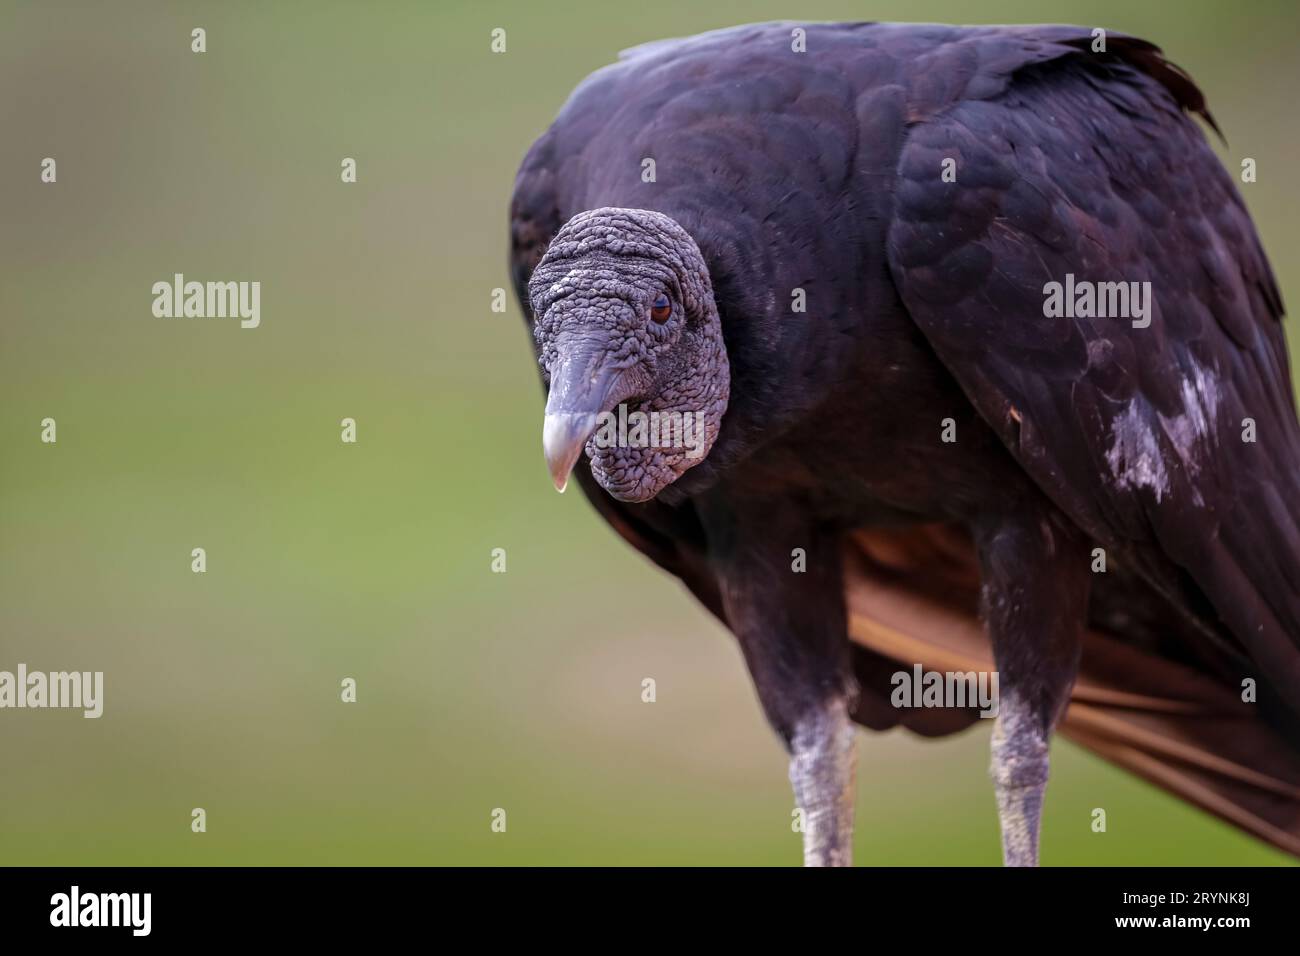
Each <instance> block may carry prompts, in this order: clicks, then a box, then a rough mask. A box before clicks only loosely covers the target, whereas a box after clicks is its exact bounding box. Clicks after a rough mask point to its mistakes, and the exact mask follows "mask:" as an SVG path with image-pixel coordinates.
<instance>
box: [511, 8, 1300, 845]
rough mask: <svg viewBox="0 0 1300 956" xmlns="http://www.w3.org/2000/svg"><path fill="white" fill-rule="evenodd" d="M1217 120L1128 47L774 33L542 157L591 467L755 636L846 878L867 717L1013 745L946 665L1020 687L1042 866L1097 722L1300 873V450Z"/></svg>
mask: <svg viewBox="0 0 1300 956" xmlns="http://www.w3.org/2000/svg"><path fill="white" fill-rule="evenodd" d="M1193 115H1199V116H1200V117H1201V119H1202V120H1204V121H1205V122H1206V123H1208V124H1209V125H1210V126H1213V125H1214V121H1213V119H1212V118H1211V117H1210V114H1209V113H1208V111H1207V109H1206V105H1205V101H1204V99H1203V97H1202V95H1201V93H1200V91H1199V90H1198V89H1197V88H1196V86H1195V85H1194V84H1193V82H1192V81H1191V79H1190V78H1189V77H1188V76H1187V74H1185V73H1184V72H1183V71H1182V70H1180V69H1179V68H1178V67H1176V66H1174V65H1173V64H1172V63H1170V62H1168V61H1167V60H1166V59H1165V58H1164V57H1163V55H1162V54H1161V51H1160V50H1159V49H1158V48H1157V47H1155V46H1153V45H1151V44H1150V43H1147V42H1145V41H1143V40H1139V39H1135V38H1132V37H1128V36H1123V35H1119V34H1116V33H1109V34H1107V33H1103V32H1101V31H1093V30H1091V29H1087V28H1081V27H1071V26H1012V27H1005V26H1001V27H949V26H940V25H924V26H921V25H905V24H869V23H853V24H826V25H819V26H811V25H810V26H800V25H798V24H792V23H770V24H758V25H749V26H742V27H737V28H734V29H727V30H721V31H716V32H712V33H707V34H703V35H701V36H696V37H691V38H688V39H679V40H667V41H662V42H656V43H650V44H647V45H645V46H641V47H637V48H635V49H633V50H630V51H627V52H625V53H624V54H623V55H622V56H621V58H620V60H619V62H618V63H616V64H613V65H611V66H608V67H605V68H603V69H601V70H599V71H597V72H596V73H594V74H593V75H592V76H590V77H589V78H588V79H586V80H585V81H584V82H583V83H582V84H581V85H580V86H579V87H578V88H577V89H576V90H575V91H574V93H573V94H572V96H571V97H570V98H569V100H568V102H567V103H566V104H565V105H564V107H563V109H562V110H561V111H560V113H559V116H558V117H557V118H556V120H555V121H554V123H553V124H552V125H551V127H550V128H549V129H548V130H547V131H546V132H545V133H544V134H543V135H542V136H541V138H540V139H538V140H537V141H536V143H534V145H533V146H532V148H531V149H530V150H529V152H528V154H527V156H526V158H525V159H524V161H523V165H522V167H521V169H520V170H519V174H518V178H517V180H516V183H515V189H514V195H513V199H512V204H511V211H510V215H511V251H510V264H511V269H512V278H513V282H514V285H515V289H516V292H517V294H518V296H519V300H520V302H521V305H522V306H523V311H524V313H525V316H526V317H527V319H528V321H529V324H530V326H531V327H532V333H533V338H534V344H535V349H536V353H537V355H538V358H539V360H540V365H541V374H542V379H543V383H544V385H545V386H546V387H547V388H548V389H549V397H548V399H547V404H546V413H545V425H544V434H543V445H544V452H545V456H546V458H547V461H548V463H549V465H550V468H551V471H552V474H553V476H554V478H555V480H556V483H557V485H558V486H560V487H561V488H563V485H564V482H565V481H566V479H567V477H568V475H569V472H570V469H571V468H573V466H574V465H575V462H578V461H579V459H581V457H582V454H583V452H584V450H585V452H586V455H587V458H588V459H589V461H590V465H589V467H588V464H587V463H586V462H582V463H581V464H579V465H578V467H577V468H576V476H577V480H578V482H579V484H580V485H581V487H582V489H583V491H584V492H585V493H586V495H587V497H588V498H590V500H591V502H592V504H593V505H594V506H595V507H596V509H597V510H598V511H599V512H600V514H601V515H602V516H603V517H604V518H605V519H606V520H607V521H608V522H609V523H610V524H611V525H613V526H614V528H615V529H617V530H618V531H619V532H620V533H621V534H622V535H623V536H624V537H625V538H626V539H627V540H628V541H630V542H631V543H632V544H633V545H634V546H635V547H637V548H638V549H640V550H641V551H642V552H644V553H645V554H646V555H647V556H649V557H650V558H651V559H652V560H654V561H655V562H656V563H658V564H659V565H660V566H662V567H663V568H665V569H667V570H668V571H670V572H672V573H673V574H675V575H677V576H678V577H680V578H681V579H682V581H683V582H685V584H686V585H687V587H688V588H689V589H690V590H691V591H692V592H693V593H694V594H695V595H696V596H697V597H698V598H699V600H700V601H701V602H702V603H703V604H704V605H705V606H706V607H707V608H708V609H709V610H711V611H712V612H713V613H714V614H716V615H717V616H718V617H719V618H720V619H721V620H722V621H723V622H725V623H726V624H727V626H728V627H729V628H730V630H731V631H732V632H733V633H734V634H735V636H736V638H737V639H738V641H739V644H740V648H741V651H742V653H743V656H744V659H745V661H746V664H747V665H748V668H749V670H750V673H751V675H752V677H753V680H754V684H755V686H756V689H757V693H758V696H759V699H760V701H761V704H762V706H763V709H764V712H765V714H766V715H767V717H768V719H769V720H770V722H771V724H772V725H773V727H774V728H775V730H776V732H777V733H778V734H779V736H780V738H781V740H782V741H783V742H784V743H785V745H786V747H787V748H788V750H789V752H790V755H791V761H790V776H791V781H792V783H793V786H794V792H795V798H796V801H797V806H798V807H799V808H801V809H802V811H803V813H804V815H805V821H806V823H805V834H804V861H805V862H806V863H808V864H847V863H849V862H850V856H851V838H852V826H853V800H854V796H853V777H854V766H855V758H854V740H853V736H854V733H853V729H852V722H857V723H860V724H863V725H865V726H867V727H869V728H873V729H885V728H888V727H893V726H898V725H902V726H904V727H907V728H910V729H911V730H914V731H916V732H917V733H920V734H923V735H942V734H947V733H951V732H954V731H957V730H960V729H962V728H964V727H968V726H970V725H971V724H973V723H974V722H975V721H977V720H978V719H979V713H978V712H977V708H976V707H975V706H973V705H972V702H971V701H970V700H965V701H954V700H952V699H948V698H944V699H943V703H944V704H947V705H948V706H939V707H933V708H927V707H914V706H908V705H907V704H908V701H906V700H904V701H902V705H900V700H899V698H898V697H897V696H896V694H895V692H896V691H897V690H898V688H899V687H900V686H902V685H901V680H902V679H901V678H900V676H899V675H906V674H909V673H912V672H913V669H914V668H921V669H922V670H920V671H918V674H921V675H928V674H930V673H937V674H940V675H941V676H943V675H952V674H964V673H967V672H970V673H974V672H988V671H990V669H991V668H994V667H996V674H997V677H998V679H999V683H998V688H999V699H998V705H997V717H996V721H995V723H994V732H993V743H992V761H991V764H992V766H991V773H992V778H993V783H994V788H995V791H996V796H997V805H998V810H999V817H1000V821H1001V827H1002V845H1003V856H1004V860H1005V862H1006V863H1008V864H1011V865H1024V864H1034V863H1037V861H1038V828H1039V816H1040V811H1041V806H1042V797H1043V790H1044V786H1045V784H1046V781H1047V774H1048V748H1049V743H1050V739H1051V735H1052V733H1053V731H1054V730H1056V729H1058V728H1059V729H1061V730H1062V732H1063V733H1066V734H1068V735H1070V736H1071V737H1072V738H1073V739H1075V740H1077V741H1078V742H1080V743H1081V744H1083V745H1084V746H1086V747H1089V748H1091V749H1092V750H1094V751H1096V752H1098V753H1100V754H1101V755H1103V756H1105V757H1106V758H1108V759H1110V760H1112V761H1114V762H1116V763H1117V764H1119V765H1120V766H1122V767H1125V768H1127V769H1129V770H1131V771H1133V772H1135V773H1137V774H1139V775H1141V776H1143V777H1145V778H1146V779H1148V780H1151V781H1154V782H1155V783H1157V784H1159V785H1161V786H1163V787H1165V788H1167V789H1169V790H1171V791H1172V792H1174V793H1176V794H1178V795H1180V796H1181V797H1183V798H1184V799H1187V800H1189V801H1191V802H1192V803H1194V804H1196V805H1198V806H1200V807H1202V808H1205V809H1207V810H1209V811H1210V812H1213V813H1215V814H1217V815H1219V816H1220V817H1222V818H1224V819H1226V820H1228V821H1230V822H1231V823H1233V824H1235V825H1237V826H1239V827H1242V828H1243V829H1245V830H1247V831H1249V832H1250V833H1252V834H1254V835H1256V836H1257V837H1259V838H1261V839H1264V840H1266V841H1268V842H1271V843H1272V844H1274V845H1276V846H1278V847H1281V848H1284V849H1286V850H1288V851H1289V852H1291V853H1296V854H1300V732H1298V731H1297V727H1300V716H1298V715H1300V527H1298V525H1297V512H1296V504H1295V503H1296V502H1297V501H1298V500H1300V424H1297V418H1296V412H1295V406H1294V397H1293V394H1292V390H1291V381H1290V372H1289V369H1288V360H1287V356H1286V346H1285V341H1284V338H1283V331H1282V323H1281V319H1282V314H1283V308H1282V301H1281V297H1280V294H1279V292H1278V288H1277V284H1276V282H1275V280H1274V278H1273V275H1272V273H1271V271H1270V267H1269V264H1268V262H1267V260H1266V258H1265V255H1264V252H1263V250H1262V248H1261V246H1260V241H1259V238H1258V236H1257V235H1256V232H1255V229H1254V227H1253V225H1252V223H1251V220H1250V217H1249V215H1248V214H1247V212H1246V210H1245V207H1244V205H1243V203H1242V200H1241V197H1240V195H1239V194H1238V192H1237V189H1236V187H1235V185H1234V183H1233V180H1232V177H1231V176H1230V175H1229V174H1228V172H1226V171H1225V170H1224V169H1223V167H1222V166H1221V165H1220V163H1219V162H1218V161H1217V159H1216V158H1215V156H1214V154H1213V152H1212V151H1211V148H1210V146H1209V145H1208V143H1207V141H1206V136H1205V134H1204V133H1203V132H1202V130H1201V128H1200V126H1199V125H1198V124H1197V122H1196V121H1195V120H1194V119H1193V118H1192V116H1193ZM1216 129H1217V128H1216ZM634 414H640V416H641V418H640V419H639V420H638V422H636V423H633V427H632V428H631V430H629V428H628V427H627V426H628V423H629V422H630V421H631V418H632V416H633V415H634ZM616 416H617V422H616V421H615V418H616ZM655 416H658V419H660V420H661V421H663V422H664V423H665V424H664V425H663V428H662V433H661V434H659V435H657V436H656V434H655V429H654V428H651V429H649V431H647V429H646V427H645V423H646V421H647V420H648V419H652V418H654V417H655ZM913 703H914V701H913Z"/></svg>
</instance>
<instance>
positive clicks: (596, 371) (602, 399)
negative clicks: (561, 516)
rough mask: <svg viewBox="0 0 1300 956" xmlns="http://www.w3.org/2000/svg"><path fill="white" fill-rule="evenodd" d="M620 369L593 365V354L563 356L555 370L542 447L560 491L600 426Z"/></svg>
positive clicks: (552, 479) (547, 464) (544, 424)
mask: <svg viewBox="0 0 1300 956" xmlns="http://www.w3.org/2000/svg"><path fill="white" fill-rule="evenodd" d="M618 371H619V370H617V369H614V370H611V369H606V368H601V367H599V366H597V367H595V368H593V367H592V358H591V356H590V355H583V354H581V353H579V354H577V355H575V356H572V357H569V358H565V359H562V360H561V361H560V363H559V365H558V366H557V368H556V369H555V371H554V372H552V373H551V392H550V395H548V396H547V399H546V420H545V422H544V423H543V425H542V451H543V452H544V453H545V455H546V467H547V468H548V469H549V470H550V472H551V481H553V482H554V483H555V489H556V491H559V492H563V491H564V489H565V487H567V485H568V483H569V473H570V472H572V471H573V466H574V463H576V462H577V460H578V458H579V457H580V456H581V455H582V450H583V448H584V447H585V446H586V444H587V439H588V438H590V437H591V433H592V432H594V431H595V430H596V426H597V425H598V424H599V422H600V415H601V413H602V412H605V411H608V409H607V408H606V403H607V402H609V399H610V395H611V393H612V392H613V390H614V383H615V382H616V381H617V380H618V377H619V375H618Z"/></svg>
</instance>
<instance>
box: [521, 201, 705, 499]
mask: <svg viewBox="0 0 1300 956" xmlns="http://www.w3.org/2000/svg"><path fill="white" fill-rule="evenodd" d="M528 297H529V300H530V303H531V305H532V308H533V315H534V316H535V319H536V325H535V326H534V330H533V334H534V336H535V337H536V339H537V343H538V346H539V350H540V355H541V359H540V360H541V363H542V366H543V367H544V369H545V370H546V380H547V383H548V384H549V387H550V394H549V396H548V398H547V401H546V420H545V424H544V426H543V429H542V446H543V449H544V450H545V453H546V461H547V465H548V466H549V468H550V471H551V477H552V479H553V480H554V482H555V486H556V487H557V488H558V489H559V490H560V491H563V490H564V486H565V484H566V483H567V481H568V477H569V473H570V471H572V469H573V466H574V463H575V462H576V461H577V460H578V458H579V457H580V456H581V455H582V452H583V450H584V449H585V450H586V453H587V456H588V457H589V458H590V459H591V472H592V475H593V476H594V477H595V479H596V481H597V482H599V483H600V486H601V487H602V488H604V489H605V490H606V491H607V492H609V493H610V494H611V495H612V496H613V497H615V498H617V499H619V500H621V501H647V500H649V499H651V498H653V497H654V496H655V495H657V494H658V493H659V492H660V491H662V490H663V489H664V488H666V487H668V485H670V484H672V483H673V482H674V481H676V480H677V479H678V478H680V477H681V476H682V474H684V473H685V472H686V471H687V470H688V469H690V468H691V467H693V466H694V465H697V464H699V463H700V462H701V461H703V460H704V457H705V455H707V454H708V452H709V449H710V448H712V447H713V443H714V441H715V440H716V439H717V437H718V430H719V428H720V427H721V425H722V416H723V413H724V412H725V411H726V409H727V398H728V395H729V392H730V386H731V374H730V370H729V368H728V365H727V352H726V348H725V347H724V345H723V341H722V325H721V322H720V321H719V319H718V309H717V306H716V305H715V304H714V301H713V286H712V283H711V282H710V281H709V270H708V267H707V266H706V265H705V263H704V257H703V256H702V255H701V254H700V249H699V247H698V246H697V245H696V244H695V240H693V239H692V238H691V237H690V235H689V234H688V233H687V232H686V230H685V229H683V228H682V227H681V226H679V225H678V224H677V223H676V222H675V221H673V220H672V219H670V218H669V217H668V216H665V215H663V214H662V213H657V212H651V211H649V210H646V209H615V208H608V207H607V208H603V209H593V210H590V211H588V212H583V213H579V214H578V215H576V216H574V217H573V218H572V219H570V220H569V221H568V222H567V223H566V224H565V225H564V226H563V227H562V228H561V229H560V231H559V232H558V233H556V235H555V238H554V239H553V240H552V241H551V244H550V246H549V247H548V248H547V250H546V254H545V255H544V256H543V257H542V260H541V262H540V263H538V265H537V268H536V269H535V270H534V271H533V274H532V277H531V279H530V280H529V283H528Z"/></svg>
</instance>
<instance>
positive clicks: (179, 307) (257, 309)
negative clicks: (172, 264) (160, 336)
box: [152, 272, 262, 329]
mask: <svg viewBox="0 0 1300 956" xmlns="http://www.w3.org/2000/svg"><path fill="white" fill-rule="evenodd" d="M152 291H153V297H154V298H153V314H154V316H155V317H157V318H159V319H227V318H238V319H239V320H240V322H239V326H240V328H244V329H255V328H257V327H258V326H259V325H260V324H261V323H262V283H261V282H186V281H185V274H184V273H182V272H177V273H176V274H175V275H173V276H172V281H171V282H168V281H166V280H163V281H161V282H155V283H154V284H153V290H152Z"/></svg>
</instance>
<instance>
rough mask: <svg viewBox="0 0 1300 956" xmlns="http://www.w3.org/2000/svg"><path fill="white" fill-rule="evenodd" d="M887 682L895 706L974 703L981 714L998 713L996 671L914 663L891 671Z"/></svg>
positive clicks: (985, 715) (962, 705)
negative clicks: (937, 667) (931, 668)
mask: <svg viewBox="0 0 1300 956" xmlns="http://www.w3.org/2000/svg"><path fill="white" fill-rule="evenodd" d="M889 682H890V683H891V684H893V685H894V690H893V692H892V693H891V694H890V695H889V702H890V703H891V704H893V705H894V706H895V707H900V708H901V707H956V708H962V709H964V708H967V707H977V708H979V712H980V716H981V717H996V716H997V715H998V672H997V671H927V670H926V669H925V668H923V667H922V666H921V665H920V664H915V665H913V667H912V669H911V670H910V671H895V672H894V674H893V676H892V677H890V679H889Z"/></svg>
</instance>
